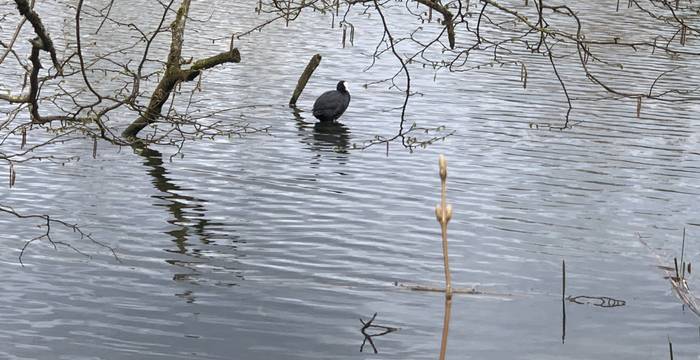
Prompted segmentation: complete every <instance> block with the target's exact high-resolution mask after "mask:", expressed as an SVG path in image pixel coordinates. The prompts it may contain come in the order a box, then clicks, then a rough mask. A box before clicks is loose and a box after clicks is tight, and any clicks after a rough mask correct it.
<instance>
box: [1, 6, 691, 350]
mask: <svg viewBox="0 0 700 360" xmlns="http://www.w3.org/2000/svg"><path fill="white" fill-rule="evenodd" d="M253 6H254V5H253V4H245V6H244V5H240V6H238V5H237V6H232V7H231V10H230V12H231V14H235V17H234V19H241V20H240V21H236V22H235V24H231V22H232V21H233V20H226V16H228V14H221V15H220V16H214V17H213V18H212V20H211V24H213V25H212V26H211V27H210V28H209V32H207V28H206V27H205V28H200V27H198V25H197V23H194V22H193V24H194V25H192V26H193V28H194V29H200V31H199V32H196V34H198V36H201V37H202V39H210V38H216V37H218V36H221V33H225V32H228V31H243V29H245V28H249V27H250V26H251V25H250V24H253V21H254V19H255V18H254V16H253V15H254V13H253V12H252V8H253ZM118 10H119V9H116V10H115V11H118ZM122 10H123V9H122ZM193 14H194V15H200V16H204V15H202V14H208V13H207V12H206V11H205V10H204V9H201V6H199V5H197V6H195V7H194V8H193ZM309 16H310V17H312V18H313V19H317V21H309V22H299V23H298V24H292V25H291V26H290V28H288V29H285V28H284V27H283V26H273V27H271V28H270V29H269V30H267V31H264V32H262V33H254V34H252V35H251V36H250V37H247V38H244V39H242V40H241V42H240V43H239V44H238V46H239V47H240V49H241V53H242V57H243V61H242V62H241V64H232V65H230V66H224V67H221V68H218V69H216V70H214V71H211V72H209V73H207V75H206V76H205V79H204V82H203V86H204V91H203V93H202V94H201V95H198V96H202V98H203V99H205V100H206V102H205V103H204V105H199V106H202V107H211V108H214V109H218V108H226V107H231V106H246V105H254V104H255V105H260V106H257V107H255V108H244V109H241V110H239V111H233V112H228V113H225V114H221V115H217V118H216V119H218V120H226V121H234V120H239V119H244V120H245V121H246V122H247V123H249V124H250V125H251V126H252V127H255V128H260V129H261V128H268V131H267V132H262V133H256V134H251V135H248V136H244V137H242V138H231V139H228V138H218V139H216V140H213V141H210V140H201V141H196V142H190V143H188V144H187V145H186V146H185V148H184V150H183V152H184V157H183V158H180V157H179V156H175V157H174V158H173V159H172V161H171V159H170V156H171V155H172V154H173V152H174V151H173V149H169V148H157V149H154V151H146V152H142V153H134V152H132V151H131V149H126V148H123V149H119V148H116V147H114V146H112V145H109V144H106V143H103V142H100V143H99V144H98V152H97V157H96V158H94V159H93V158H92V157H91V153H92V141H91V140H79V141H74V142H69V143H66V144H63V145H57V146H53V147H50V148H46V149H45V150H43V152H42V153H43V154H50V155H56V156H80V161H72V162H69V163H67V164H65V165H61V164H54V163H50V162H31V163H26V164H21V165H19V166H17V185H16V187H14V188H12V189H8V188H7V187H4V188H2V190H0V191H1V194H2V203H3V204H9V205H12V206H14V207H15V208H16V209H17V210H20V211H22V212H24V213H37V214H50V215H51V216H52V217H54V218H56V219H62V220H64V221H67V222H69V223H77V224H79V225H80V226H81V229H83V230H84V231H86V232H88V233H90V234H92V236H93V237H94V238H95V239H97V240H99V241H101V242H104V243H106V244H108V245H110V246H111V247H113V248H114V249H115V251H116V253H117V254H118V256H119V259H120V260H121V261H120V262H118V261H116V260H115V259H114V258H113V257H112V256H111V254H110V252H109V251H108V250H106V249H105V248H103V247H100V246H98V245H96V244H92V243H90V242H89V241H87V240H80V237H79V236H77V235H76V234H75V233H73V232H72V231H70V230H69V229H66V228H62V227H60V226H56V225H54V226H53V227H52V236H53V239H54V240H59V241H65V242H69V243H70V244H72V245H74V246H75V247H76V248H78V249H80V250H81V251H83V252H85V253H87V254H89V255H90V256H91V257H90V258H86V257H85V256H82V255H80V254H78V253H76V252H74V251H71V250H70V249H67V248H65V247H59V248H58V250H54V249H53V248H52V247H51V246H49V245H48V244H47V243H46V241H44V242H41V243H39V242H37V243H34V244H32V245H31V246H30V247H29V248H28V249H27V252H26V253H25V255H24V257H23V260H24V263H25V267H20V265H19V263H18V256H19V253H20V250H21V248H22V246H23V244H24V241H26V240H28V239H31V238H33V237H35V236H38V235H41V233H42V231H44V229H41V228H38V227H37V226H38V225H41V224H42V222H41V221H38V220H34V219H26V220H19V219H16V218H14V217H11V216H7V215H3V216H0V229H2V236H1V238H2V240H3V241H2V242H1V243H0V244H1V245H0V246H1V249H2V251H1V252H0V254H2V255H0V264H1V265H0V267H1V269H2V272H3V274H5V276H4V279H3V281H2V282H0V284H1V285H0V288H1V289H2V292H3V294H4V296H3V297H2V299H0V309H1V311H0V320H1V321H0V323H1V324H2V326H0V356H1V357H3V358H9V359H30V358H39V359H57V358H58V359H98V358H103V359H125V358H139V359H166V358H167V359H173V358H183V359H192V358H197V359H232V358H235V359H275V358H285V359H356V358H382V359H409V358H410V359H433V358H436V357H437V354H438V351H439V339H440V334H441V330H442V313H443V297H442V296H441V295H440V294H437V293H422V292H412V291H408V290H405V289H402V288H400V287H396V286H395V285H394V284H395V282H397V283H406V284H422V285H432V286H440V284H442V281H443V274H442V255H441V249H440V242H439V231H438V226H437V223H436V221H435V219H434V214H433V206H434V205H435V204H436V203H437V202H438V201H439V179H438V176H437V154H440V153H443V154H445V155H446V156H447V158H448V161H449V176H448V189H449V193H448V198H449V201H450V202H451V203H452V204H453V207H454V209H455V211H454V216H453V219H452V221H451V222H450V227H449V229H450V233H449V237H450V255H451V265H452V271H453V279H454V281H455V283H456V284H457V285H458V286H460V287H466V286H476V287H477V288H478V289H482V290H485V291H490V292H494V293H498V294H503V295H498V296H473V295H457V296H456V298H455V300H454V304H453V308H452V321H451V328H450V338H449V348H448V357H450V358H474V359H482V358H503V359H505V358H508V359H512V358H529V359H548V358H550V359H560V358H580V359H591V358H596V357H600V358H612V357H614V358H625V359H638V358H651V357H653V358H663V357H665V356H668V355H667V352H668V338H669V337H670V338H671V340H672V341H673V347H674V353H675V354H676V356H677V357H680V358H688V357H690V356H695V355H696V354H698V353H699V352H700V335H699V332H698V325H699V322H698V318H697V317H696V316H695V315H694V314H692V312H690V311H687V310H685V311H684V309H683V307H682V306H681V303H680V302H679V301H678V300H677V299H676V297H675V296H674V295H673V293H672V290H671V287H670V285H669V283H668V281H667V280H665V279H664V278H663V272H661V271H660V270H659V269H657V268H656V265H657V260H656V258H655V257H654V255H653V254H652V253H651V252H650V251H649V250H648V249H647V248H646V247H644V245H642V243H641V242H640V241H639V239H640V237H641V238H642V239H643V240H645V241H646V242H648V243H649V244H650V245H651V246H652V247H654V248H655V251H656V252H657V253H658V254H659V255H661V257H662V259H663V260H665V261H672V258H673V256H679V252H680V242H681V234H682V229H683V228H684V227H686V228H687V242H686V252H685V256H686V257H687V259H688V260H689V261H691V262H693V261H694V260H695V258H697V256H698V251H699V249H698V246H697V245H696V244H697V242H696V241H695V239H697V237H698V235H699V229H698V224H700V223H699V222H698V220H697V218H696V216H695V214H696V213H697V211H698V205H697V196H698V194H699V193H700V189H699V188H698V185H697V179H698V177H700V158H699V156H698V155H700V153H699V152H698V147H697V143H698V138H697V135H696V134H697V133H698V130H700V129H699V124H698V122H697V120H696V119H695V118H694V117H693V114H694V113H695V112H696V110H697V106H695V105H669V104H663V103H652V104H649V105H648V106H646V104H645V107H644V108H643V111H642V116H641V118H639V119H637V118H636V117H635V106H636V104H635V103H634V101H630V100H621V101H618V100H595V99H592V98H590V93H591V92H592V91H594V89H591V88H590V85H586V84H585V83H584V82H581V81H580V79H578V78H577V77H576V71H575V69H574V68H573V67H566V66H565V65H562V66H563V70H562V71H563V72H565V73H570V74H572V77H573V79H572V82H573V84H575V85H572V89H571V91H572V92H573V93H574V94H577V96H580V97H581V99H580V103H579V104H581V105H580V106H578V107H577V108H575V110H574V112H573V113H572V116H574V117H575V118H576V119H577V120H578V121H581V123H580V124H578V125H576V126H575V127H574V128H573V129H569V130H566V131H550V130H546V129H545V126H541V127H540V129H536V128H535V127H533V126H531V125H532V124H540V125H541V124H547V123H550V124H555V125H556V124H560V123H561V121H562V119H563V115H562V114H563V113H564V112H565V111H566V106H565V102H564V98H563V97H562V96H561V95H559V94H560V92H559V87H558V86H559V85H558V83H557V82H556V80H555V79H552V78H550V77H538V76H536V74H537V69H542V70H544V69H547V66H549V65H548V64H547V63H546V62H542V61H541V60H542V59H540V60H539V62H538V60H536V59H534V60H533V61H534V62H533V65H532V67H531V69H530V74H531V78H530V79H529V81H528V88H527V89H522V87H521V85H520V84H519V82H518V77H519V69H518V68H509V67H506V68H484V69H482V70H480V71H476V72H469V73H463V74H453V75H449V74H446V73H438V76H437V77H436V78H435V81H434V79H433V75H434V74H433V73H432V72H431V71H427V70H426V71H419V70H418V69H415V70H414V71H413V72H412V77H413V82H414V85H415V86H416V89H417V90H418V91H421V92H424V93H425V95H424V96H421V97H414V98H413V99H412V102H411V107H410V108H409V110H410V111H409V116H410V121H418V122H419V123H420V124H421V125H426V126H438V125H446V126H447V127H448V129H450V130H454V131H455V135H453V136H451V137H449V138H448V139H447V140H446V141H444V142H438V143H436V144H434V145H431V146H429V147H428V148H427V149H425V150H420V151H416V152H413V153H410V152H408V151H406V150H404V149H403V148H401V146H400V145H398V144H397V143H394V144H392V145H391V146H390V148H389V152H388V155H387V153H386V148H385V147H383V146H376V147H370V148H369V149H366V150H364V151H360V150H354V149H353V148H352V147H353V144H356V145H361V144H363V142H364V141H366V140H368V139H371V138H372V137H373V136H374V135H382V136H391V135H392V134H393V133H395V131H396V130H397V116H398V112H397V111H395V110H391V109H392V108H395V107H396V106H398V105H400V103H401V100H402V97H401V94H400V93H398V92H396V91H390V90H388V89H386V87H384V86H374V87H372V86H370V87H368V88H364V87H362V86H361V85H362V84H364V83H366V82H369V81H373V80H376V79H378V78H381V77H382V76H386V75H387V74H389V75H391V74H392V73H393V71H395V70H396V63H395V62H394V61H393V60H392V59H391V57H384V58H383V60H381V61H380V62H379V63H378V64H377V66H376V67H375V68H374V69H373V70H371V71H368V72H362V70H363V69H364V68H365V67H367V65H368V64H369V61H370V60H369V59H368V57H367V53H368V51H371V49H372V48H373V46H374V44H375V43H374V42H375V41H376V40H377V36H380V35H381V33H380V32H379V29H377V28H376V27H374V25H376V23H375V22H374V21H376V19H374V18H371V19H369V20H368V19H366V18H363V17H361V16H357V17H356V18H355V24H356V26H363V27H362V28H361V31H360V30H357V31H358V32H357V35H356V38H355V46H354V47H347V48H344V49H343V48H342V46H341V43H340V40H339V39H340V36H341V33H340V31H339V30H338V29H330V28H329V21H330V19H329V18H326V17H322V16H320V15H318V14H317V15H312V14H309ZM610 16H613V15H610ZM318 19H320V20H318ZM369 25H373V26H369ZM397 26H398V25H397ZM211 29H214V30H211ZM310 34H314V36H311V35H310ZM290 39H294V41H292V40H290ZM188 41H191V42H192V43H191V44H189V46H190V48H191V49H195V50H192V51H209V52H216V51H220V50H221V49H220V48H219V46H225V45H223V43H216V45H215V47H216V49H212V46H214V45H211V43H210V42H207V41H201V42H200V43H195V41H194V40H192V39H190V38H188ZM315 52H321V53H322V54H323V56H324V59H323V61H322V63H321V66H320V67H319V68H318V70H317V72H316V74H315V75H314V77H313V79H312V82H311V83H310V85H309V87H308V88H307V90H306V92H305V93H304V95H303V96H302V98H301V99H300V102H299V106H300V108H301V109H302V110H306V111H305V112H301V113H298V114H295V113H294V112H293V111H292V110H290V109H289V108H288V107H286V106H285V105H284V104H285V103H286V101H287V100H288V97H289V96H290V95H291V90H292V88H293V86H294V85H295V83H296V77H297V76H298V74H299V73H300V72H301V71H302V69H303V67H304V66H305V61H306V59H308V58H310V57H311V55H313V54H314V53H315ZM299 59H301V60H299ZM339 77H342V78H344V79H346V80H348V81H349V82H350V84H351V89H350V90H351V93H352V96H353V100H352V103H351V106H350V108H349V109H348V111H347V112H346V114H345V115H344V116H343V118H342V123H343V125H342V126H338V127H336V128H332V129H326V128H315V127H314V124H313V119H312V118H311V117H310V115H309V112H308V109H309V108H310V107H311V104H312V103H313V99H314V98H315V96H317V95H319V94H320V93H321V92H323V91H325V90H327V89H331V88H333V87H334V86H335V82H336V81H337V80H338V78H339ZM633 79H637V78H633ZM641 79H642V77H641V75H640V77H639V79H638V80H639V82H640V83H641V82H642V80H641ZM352 85H355V86H352ZM586 86H588V88H585V87H586ZM586 90H587V91H588V92H586ZM550 94H551V95H550ZM582 94H589V98H585V97H584V95H582ZM30 135H31V134H30ZM33 136H34V135H32V136H30V141H32V140H33V139H36V138H34V137H33ZM36 136H37V137H40V136H41V135H40V134H37V135H36ZM7 146H10V145H7ZM156 150H157V151H156ZM562 260H566V266H567V294H568V295H572V296H576V295H590V296H608V297H611V298H614V299H620V300H624V301H626V305H625V306H623V307H616V308H600V307H595V306H592V305H577V304H573V303H568V302H567V304H566V334H565V335H566V336H565V341H564V342H563V343H562V325H563V324H562V303H561V262H562ZM693 283H694V282H693V281H692V277H691V286H692V285H693ZM375 312H376V313H378V316H377V320H375V321H376V323H377V324H380V325H388V326H394V327H399V328H400V331H398V332H394V333H391V334H388V335H385V336H383V337H377V338H375V339H374V340H375V343H376V345H377V347H378V349H379V355H376V356H375V355H372V354H371V353H369V352H365V353H360V352H359V349H360V344H361V342H362V339H363V338H362V335H361V334H360V327H361V323H360V321H359V319H360V318H363V319H368V318H370V317H371V316H372V314H373V313H375Z"/></svg>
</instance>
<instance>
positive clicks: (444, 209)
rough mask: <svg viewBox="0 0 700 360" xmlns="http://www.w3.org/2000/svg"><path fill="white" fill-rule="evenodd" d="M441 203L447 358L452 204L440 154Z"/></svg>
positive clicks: (444, 161) (437, 213) (443, 347)
mask: <svg viewBox="0 0 700 360" xmlns="http://www.w3.org/2000/svg"><path fill="white" fill-rule="evenodd" d="M438 163H439V164H440V183H441V191H440V205H438V206H436V207H435V217H436V218H437V221H438V223H440V229H441V231H442V258H443V263H444V265H445V317H444V320H443V326H442V342H441V343H440V360H444V359H445V353H446V351H447V336H448V335H449V332H450V315H451V311H452V276H451V274H450V259H449V254H448V251H447V223H448V222H449V221H450V219H452V206H451V205H449V204H448V203H447V159H445V156H444V155H440V159H439V161H438Z"/></svg>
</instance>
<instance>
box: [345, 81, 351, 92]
mask: <svg viewBox="0 0 700 360" xmlns="http://www.w3.org/2000/svg"><path fill="white" fill-rule="evenodd" d="M343 87H344V88H345V91H347V92H350V87H349V86H348V82H347V81H343Z"/></svg>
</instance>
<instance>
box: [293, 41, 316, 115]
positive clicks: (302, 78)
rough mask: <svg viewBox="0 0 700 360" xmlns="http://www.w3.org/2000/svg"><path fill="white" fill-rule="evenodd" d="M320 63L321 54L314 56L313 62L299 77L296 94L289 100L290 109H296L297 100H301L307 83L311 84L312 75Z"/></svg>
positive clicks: (310, 62)
mask: <svg viewBox="0 0 700 360" xmlns="http://www.w3.org/2000/svg"><path fill="white" fill-rule="evenodd" d="M320 63H321V55H320V54H316V55H314V56H313V57H312V58H311V60H309V64H308V65H306V69H304V72H303V73H301V76H300V77H299V81H297V87H296V88H295V89H294V94H292V98H291V99H289V107H295V106H296V105H297V100H298V99H299V96H301V92H302V91H304V88H305V87H306V83H307V82H309V79H310V78H311V75H312V74H313V73H314V70H316V67H317V66H318V64H320Z"/></svg>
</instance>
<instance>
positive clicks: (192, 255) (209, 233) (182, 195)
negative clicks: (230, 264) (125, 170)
mask: <svg viewBox="0 0 700 360" xmlns="http://www.w3.org/2000/svg"><path fill="white" fill-rule="evenodd" d="M134 153H135V154H138V155H140V156H141V157H142V158H143V160H144V161H143V164H144V165H145V166H147V167H148V175H150V176H151V183H152V184H153V186H154V187H155V188H156V189H157V190H158V191H159V192H160V194H157V195H153V198H155V199H158V200H162V201H161V202H156V203H155V204H154V205H156V206H159V207H164V208H165V209H166V210H167V211H168V213H169V214H170V215H171V218H170V219H169V220H168V223H169V224H171V225H173V227H174V228H173V229H172V230H169V231H166V232H165V233H166V234H167V235H169V236H171V237H172V238H173V242H174V243H175V246H176V249H168V250H167V251H168V252H175V253H179V254H184V255H187V257H186V258H185V260H182V259H169V260H166V262H168V263H169V264H171V265H175V266H179V267H182V268H185V269H187V272H186V273H176V274H174V275H173V280H176V281H192V282H195V283H196V282H197V277H198V276H200V275H201V274H200V271H199V270H198V268H199V267H200V266H201V265H202V264H207V259H206V256H207V255H206V253H203V251H202V249H201V248H199V247H198V246H197V242H198V243H199V244H201V245H204V247H206V246H207V245H211V244H212V240H211V238H212V237H214V236H216V234H217V231H216V230H215V229H216V228H221V227H224V226H225V224H223V223H220V222H215V221H211V220H209V219H208V218H207V217H206V208H205V205H206V201H205V200H203V199H198V198H196V197H194V196H190V195H186V193H187V192H190V191H191V190H190V189H187V188H183V187H181V186H179V185H177V184H175V183H174V182H173V181H172V179H170V178H169V177H168V171H167V170H166V169H165V167H164V165H163V154H162V153H161V152H159V151H158V150H155V149H151V148H148V147H144V146H137V147H135V148H134ZM227 237H228V238H229V239H232V241H233V243H237V242H238V239H237V237H235V236H232V235H230V234H229V235H227ZM230 270H232V269H227V271H230ZM234 274H235V278H236V279H231V280H242V279H243V275H242V274H240V273H238V272H235V273H234ZM236 283H237V282H236V281H227V284H228V285H236ZM186 294H187V296H186V298H187V299H188V301H194V300H193V299H194V295H193V294H192V292H191V291H188V292H186Z"/></svg>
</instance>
